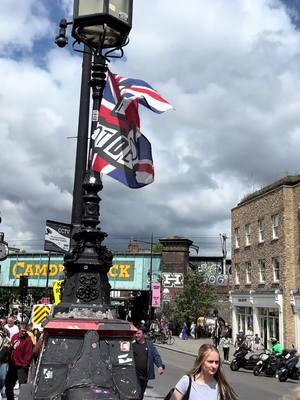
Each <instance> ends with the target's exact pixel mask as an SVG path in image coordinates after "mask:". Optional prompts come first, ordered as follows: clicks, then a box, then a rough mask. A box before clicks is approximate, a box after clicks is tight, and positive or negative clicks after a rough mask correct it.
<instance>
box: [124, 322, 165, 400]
mask: <svg viewBox="0 0 300 400" xmlns="http://www.w3.org/2000/svg"><path fill="white" fill-rule="evenodd" d="M137 329H138V330H137V332H136V334H135V339H136V340H135V342H133V345H132V347H133V356H134V362H135V369H136V375H137V378H138V383H139V385H140V390H141V396H140V399H143V397H144V392H145V390H146V387H147V383H148V380H149V379H155V372H154V365H156V366H157V371H158V373H159V375H161V374H163V373H164V370H165V366H164V364H163V363H162V360H161V357H160V355H159V353H158V351H157V349H156V347H155V346H154V344H153V343H152V342H150V341H149V340H146V339H145V336H144V329H143V327H142V326H139V327H138V328H137Z"/></svg>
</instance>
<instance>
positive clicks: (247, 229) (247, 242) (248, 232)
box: [245, 223, 252, 246]
mask: <svg viewBox="0 0 300 400" xmlns="http://www.w3.org/2000/svg"><path fill="white" fill-rule="evenodd" d="M251 233H252V229H251V224H250V223H249V224H246V225H245V246H251Z"/></svg>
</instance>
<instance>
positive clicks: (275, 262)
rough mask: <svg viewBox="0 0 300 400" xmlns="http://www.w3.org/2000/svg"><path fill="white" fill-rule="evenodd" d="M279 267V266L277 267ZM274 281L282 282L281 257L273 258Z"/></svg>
mask: <svg viewBox="0 0 300 400" xmlns="http://www.w3.org/2000/svg"><path fill="white" fill-rule="evenodd" d="M275 267H277V268H275ZM272 270H273V282H274V283H278V282H280V262H279V257H273V258H272Z"/></svg>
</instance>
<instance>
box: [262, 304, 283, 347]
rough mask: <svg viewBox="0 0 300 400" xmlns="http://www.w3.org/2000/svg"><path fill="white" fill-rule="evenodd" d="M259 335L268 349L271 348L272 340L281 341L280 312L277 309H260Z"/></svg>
mask: <svg viewBox="0 0 300 400" xmlns="http://www.w3.org/2000/svg"><path fill="white" fill-rule="evenodd" d="M258 321H259V329H260V332H259V335H260V337H261V339H262V343H263V344H264V346H265V347H266V348H268V347H269V346H270V339H271V338H272V337H275V338H276V339H279V310H278V309H276V308H259V309H258Z"/></svg>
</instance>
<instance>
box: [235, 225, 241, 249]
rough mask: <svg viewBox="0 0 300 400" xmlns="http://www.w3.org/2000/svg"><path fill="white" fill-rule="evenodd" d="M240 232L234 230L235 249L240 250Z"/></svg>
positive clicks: (237, 229) (236, 229) (238, 229)
mask: <svg viewBox="0 0 300 400" xmlns="http://www.w3.org/2000/svg"><path fill="white" fill-rule="evenodd" d="M240 235H241V232H240V228H235V230H234V242H235V248H236V249H239V248H240V244H241V236H240Z"/></svg>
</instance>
